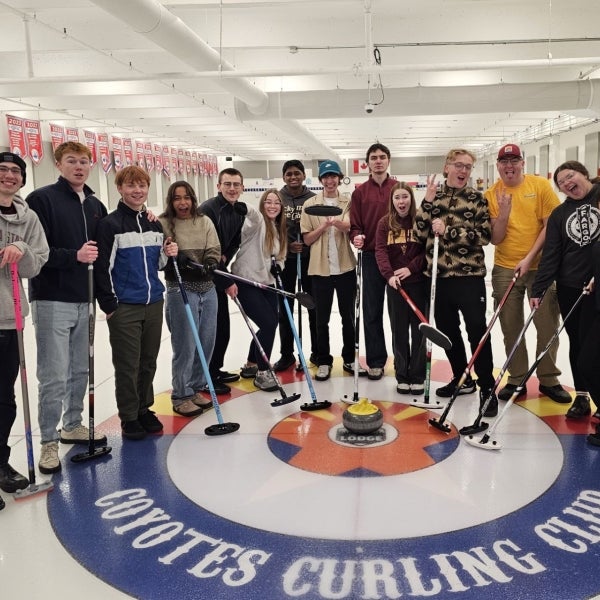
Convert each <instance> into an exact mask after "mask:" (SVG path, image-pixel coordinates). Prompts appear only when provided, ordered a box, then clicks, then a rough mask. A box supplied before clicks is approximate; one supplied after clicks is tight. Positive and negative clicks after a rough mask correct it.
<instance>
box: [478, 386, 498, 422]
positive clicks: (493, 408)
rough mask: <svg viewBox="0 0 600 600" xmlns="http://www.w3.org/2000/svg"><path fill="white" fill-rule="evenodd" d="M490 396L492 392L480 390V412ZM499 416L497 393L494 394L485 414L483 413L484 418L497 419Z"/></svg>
mask: <svg viewBox="0 0 600 600" xmlns="http://www.w3.org/2000/svg"><path fill="white" fill-rule="evenodd" d="M489 395H490V390H489V389H488V390H479V410H481V409H482V408H483V405H484V404H485V401H486V399H487V398H488V396H489ZM497 414H498V397H497V396H496V393H495V392H492V397H491V398H490V401H489V403H488V406H487V408H486V409H485V412H484V413H483V416H484V417H495V416H497Z"/></svg>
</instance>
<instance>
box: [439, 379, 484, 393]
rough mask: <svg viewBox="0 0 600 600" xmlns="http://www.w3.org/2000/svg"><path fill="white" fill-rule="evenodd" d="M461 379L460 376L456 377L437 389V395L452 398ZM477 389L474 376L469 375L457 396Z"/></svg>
mask: <svg viewBox="0 0 600 600" xmlns="http://www.w3.org/2000/svg"><path fill="white" fill-rule="evenodd" d="M459 379H460V377H454V379H452V381H451V382H450V383H448V384H447V385H444V386H442V387H440V388H438V389H437V390H435V393H436V395H437V396H440V397H441V398H451V397H452V396H454V391H455V390H456V385H457V384H458V380H459ZM476 389H477V385H476V384H475V381H474V380H473V378H472V377H471V376H470V375H469V376H468V377H467V379H466V380H465V382H464V383H463V384H462V386H461V388H460V390H459V392H458V394H457V396H462V395H463V394H472V393H473V392H474V391H475V390H476Z"/></svg>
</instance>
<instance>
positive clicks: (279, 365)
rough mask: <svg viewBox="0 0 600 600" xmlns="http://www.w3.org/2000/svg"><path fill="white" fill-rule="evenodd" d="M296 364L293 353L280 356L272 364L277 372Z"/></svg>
mask: <svg viewBox="0 0 600 600" xmlns="http://www.w3.org/2000/svg"><path fill="white" fill-rule="evenodd" d="M295 364H296V359H295V357H294V355H293V354H292V355H290V356H282V357H281V358H280V359H279V360H278V361H277V362H276V363H275V364H274V365H273V369H274V370H275V371H277V372H278V373H279V372H280V371H287V369H289V368H290V367H293V366H294V365H295Z"/></svg>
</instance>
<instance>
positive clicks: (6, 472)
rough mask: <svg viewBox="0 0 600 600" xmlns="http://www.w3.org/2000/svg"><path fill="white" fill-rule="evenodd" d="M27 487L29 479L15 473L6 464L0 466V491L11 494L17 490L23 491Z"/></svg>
mask: <svg viewBox="0 0 600 600" xmlns="http://www.w3.org/2000/svg"><path fill="white" fill-rule="evenodd" d="M28 485H29V479H27V477H23V475H21V473H18V472H17V471H15V470H14V469H13V468H12V467H11V466H10V465H9V464H8V463H6V464H5V465H0V489H2V491H4V492H7V493H8V494H12V493H13V492H16V491H17V490H24V489H25V488H26V487H27V486H28Z"/></svg>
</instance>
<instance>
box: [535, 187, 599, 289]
mask: <svg viewBox="0 0 600 600" xmlns="http://www.w3.org/2000/svg"><path fill="white" fill-rule="evenodd" d="M599 200H600V184H595V185H594V186H593V187H592V190H591V191H590V193H589V194H588V195H587V196H586V197H585V198H582V199H581V200H572V199H571V198H567V199H566V200H565V201H564V202H563V203H562V204H560V205H559V206H557V207H556V208H555V209H554V210H553V211H552V214H551V215H550V217H549V219H548V225H547V227H546V240H545V242H544V248H543V249H542V259H541V261H540V265H539V267H538V271H537V274H536V277H535V281H534V282H533V290H532V294H533V297H534V298H539V297H540V296H541V295H542V293H543V292H544V291H545V290H546V289H547V288H548V287H549V286H550V285H551V284H552V282H553V281H556V283H557V284H558V285H563V286H565V287H570V288H580V289H583V286H584V285H586V283H587V282H588V281H589V280H590V279H591V277H592V248H593V246H594V240H597V239H598V238H599V236H600V210H599V209H598V202H599ZM582 231H583V232H582Z"/></svg>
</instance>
